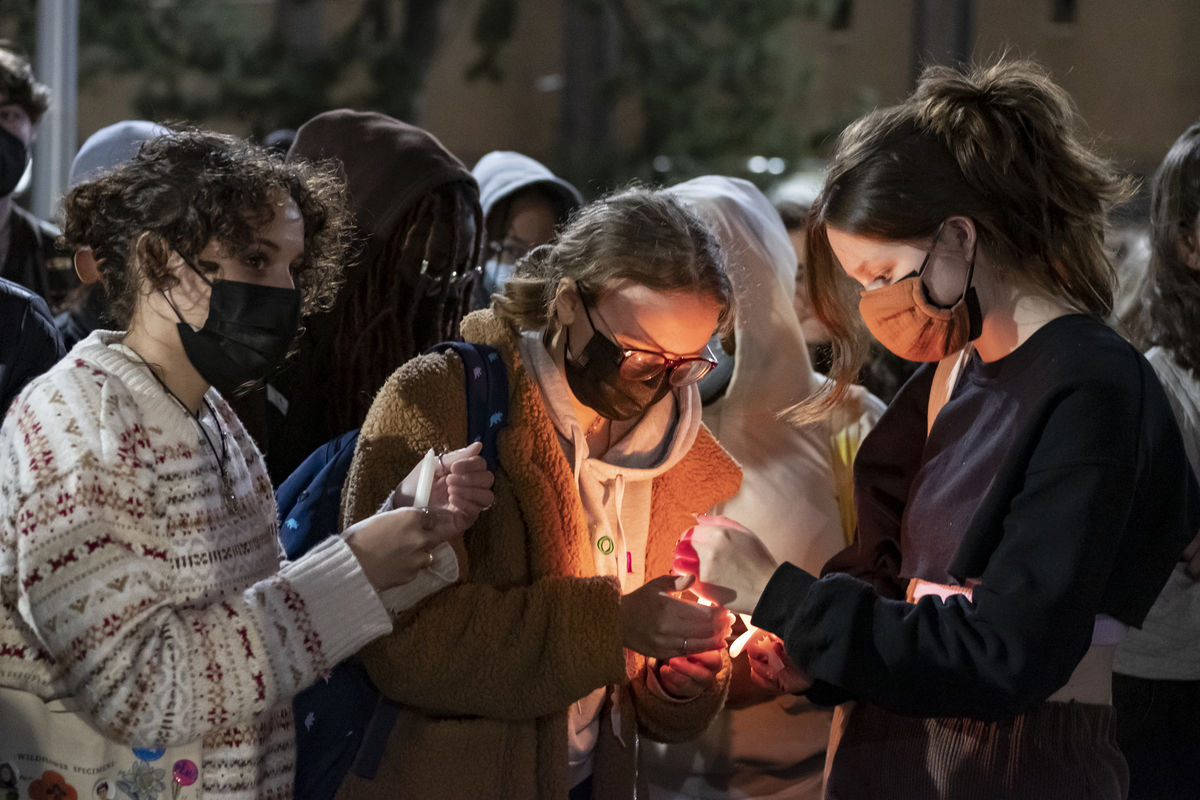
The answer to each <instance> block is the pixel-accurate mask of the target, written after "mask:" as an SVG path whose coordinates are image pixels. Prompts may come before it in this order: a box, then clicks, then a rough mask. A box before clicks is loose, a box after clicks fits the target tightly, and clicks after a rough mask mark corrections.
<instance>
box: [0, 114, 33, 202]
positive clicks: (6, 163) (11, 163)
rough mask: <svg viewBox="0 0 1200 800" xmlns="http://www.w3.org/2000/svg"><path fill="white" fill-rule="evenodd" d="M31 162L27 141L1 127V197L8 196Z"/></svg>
mask: <svg viewBox="0 0 1200 800" xmlns="http://www.w3.org/2000/svg"><path fill="white" fill-rule="evenodd" d="M28 164H29V148H27V147H26V146H25V143H24V142H22V141H21V140H20V139H18V138H17V137H16V136H13V135H12V134H11V133H9V132H8V131H7V130H5V129H4V128H2V127H0V197H8V196H9V195H10V194H12V193H13V190H15V189H16V188H17V184H18V183H20V182H21V176H22V175H24V174H25V167H26V165H28Z"/></svg>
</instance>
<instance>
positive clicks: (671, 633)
mask: <svg viewBox="0 0 1200 800" xmlns="http://www.w3.org/2000/svg"><path fill="white" fill-rule="evenodd" d="M691 585H692V578H691V577H683V576H676V575H662V576H659V577H657V578H654V579H653V580H649V581H646V583H645V584H643V585H642V586H640V587H639V588H637V589H634V590H633V591H632V592H630V593H629V594H627V595H624V596H622V597H621V640H622V643H623V644H624V645H625V647H627V648H629V649H630V650H633V651H634V652H637V653H641V654H642V655H644V656H651V657H653V658H657V659H660V660H666V659H670V658H674V657H675V656H686V655H689V654H692V653H701V652H704V651H706V650H719V649H720V648H722V647H724V646H725V637H726V636H728V635H729V631H730V630H731V628H732V624H733V622H732V617H731V616H730V615H729V614H728V613H727V612H726V611H725V610H724V609H722V608H717V607H715V606H702V605H700V604H698V603H689V602H687V601H686V600H680V599H679V598H677V597H672V596H671V592H681V591H683V590H684V589H687V588H689V587H690V586H691Z"/></svg>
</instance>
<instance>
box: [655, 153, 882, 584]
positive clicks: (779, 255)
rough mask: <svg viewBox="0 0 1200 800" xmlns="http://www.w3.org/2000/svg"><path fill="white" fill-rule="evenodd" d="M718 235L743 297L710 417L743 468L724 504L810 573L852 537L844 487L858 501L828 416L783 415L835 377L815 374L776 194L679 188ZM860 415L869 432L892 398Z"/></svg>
mask: <svg viewBox="0 0 1200 800" xmlns="http://www.w3.org/2000/svg"><path fill="white" fill-rule="evenodd" d="M669 191H670V192H671V193H672V194H673V195H675V196H676V197H677V198H679V199H680V200H681V201H683V202H684V203H685V204H686V205H687V206H688V207H689V208H690V209H691V211H692V212H693V213H695V214H697V215H698V216H699V217H700V218H701V219H702V220H704V221H705V222H706V223H707V224H708V225H709V227H710V229H711V230H712V231H713V232H714V233H715V234H716V236H717V239H718V240H719V241H720V243H721V248H722V251H723V253H724V255H725V261H726V267H727V270H728V272H729V279H730V282H731V283H732V284H733V291H734V295H735V297H736V300H737V314H736V317H735V321H734V331H735V335H736V345H737V346H736V355H735V356H734V365H733V372H732V376H731V378H730V380H729V384H728V387H727V388H726V390H725V393H724V395H723V396H722V397H719V398H718V399H716V400H715V401H713V402H712V403H711V404H710V405H708V406H706V407H705V408H704V422H705V424H706V425H708V427H709V428H710V429H711V430H712V432H713V433H714V434H715V435H716V437H717V440H718V441H719V442H720V443H721V444H722V445H723V446H724V447H725V449H726V450H728V451H729V453H730V454H731V455H732V456H733V457H734V458H735V459H737V461H738V462H739V463H740V464H741V466H742V474H743V478H742V488H741V490H740V491H739V492H738V494H737V495H736V496H734V497H733V498H732V499H731V500H729V501H728V502H727V503H725V504H724V507H723V508H722V509H720V513H723V514H725V515H727V516H729V517H732V518H733V519H736V520H738V521H739V522H741V523H742V524H743V525H745V526H746V527H748V528H749V529H750V530H752V531H754V532H755V533H757V534H758V535H759V537H760V538H762V540H763V541H764V542H765V543H766V544H767V546H768V547H769V548H770V549H771V552H772V554H773V555H774V556H775V557H776V558H778V559H781V560H786V561H791V562H792V563H794V564H796V565H797V566H800V567H803V568H804V569H806V570H809V571H818V570H819V569H820V568H821V566H822V565H823V564H824V562H825V561H826V560H827V559H828V558H829V557H830V556H832V555H833V554H834V553H836V552H837V551H839V550H841V549H842V548H843V547H844V546H845V544H846V535H845V532H844V531H843V523H842V514H843V509H842V508H841V507H839V504H838V494H839V486H841V488H840V492H841V494H842V495H843V502H848V501H849V498H848V497H846V496H845V495H846V494H847V492H848V487H847V486H846V484H847V483H848V480H847V478H848V476H847V474H846V466H847V465H845V464H844V463H842V464H835V462H836V461H838V458H837V456H836V454H835V438H836V437H837V435H838V434H840V433H842V432H843V429H844V428H845V427H849V426H843V425H838V426H837V427H838V430H835V429H834V426H832V425H831V424H830V423H829V422H828V421H821V422H818V423H813V424H809V425H805V426H803V427H798V426H795V425H793V424H792V423H790V422H788V421H786V420H784V419H781V418H780V414H781V412H783V411H784V410H785V409H787V408H788V407H789V406H791V405H793V404H795V403H797V402H798V401H800V400H803V399H804V398H805V397H806V396H808V395H809V394H810V393H812V392H813V391H814V390H816V389H817V388H818V387H819V386H820V385H821V384H822V382H823V381H824V380H825V378H824V377H823V376H821V375H819V374H817V373H815V372H813V369H812V365H811V363H810V361H809V357H808V347H807V345H806V343H805V340H804V334H803V332H801V330H800V322H799V320H798V319H797V318H796V313H795V310H794V308H793V306H792V297H793V295H794V293H795V281H796V253H795V251H794V250H793V249H792V244H791V241H790V240H789V239H788V235H787V230H786V229H785V228H784V226H783V222H782V221H781V220H780V219H779V215H778V213H776V211H775V208H774V207H773V206H772V205H771V202H770V201H769V200H767V198H766V197H765V196H764V195H763V193H762V192H760V191H759V190H758V189H756V188H755V187H754V185H753V184H751V183H749V182H748V181H744V180H741V179H738V178H726V177H722V176H715V175H710V176H705V177H701V178H696V179H694V180H690V181H687V182H685V183H681V184H679V185H677V186H674V187H672V188H671V189H670V190H669ZM867 397H868V398H869V400H868V401H867V402H866V403H864V406H863V409H862V414H861V415H860V413H858V411H859V410H858V409H855V413H853V414H851V415H850V426H857V427H855V430H854V431H853V436H855V437H858V436H861V435H863V434H865V430H859V428H863V427H869V426H870V424H873V422H874V419H875V418H877V417H878V415H879V414H880V413H882V409H883V404H882V403H880V402H879V401H878V400H877V399H875V398H873V397H870V396H869V395H868V396H867Z"/></svg>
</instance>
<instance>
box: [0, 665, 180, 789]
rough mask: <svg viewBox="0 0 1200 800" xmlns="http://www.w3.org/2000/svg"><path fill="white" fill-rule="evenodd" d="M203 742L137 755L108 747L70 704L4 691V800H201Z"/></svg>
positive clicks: (0, 785)
mask: <svg viewBox="0 0 1200 800" xmlns="http://www.w3.org/2000/svg"><path fill="white" fill-rule="evenodd" d="M201 785H202V784H201V781H200V742H199V741H196V742H193V743H192V744H188V745H182V746H180V745H173V746H171V747H168V748H161V747H155V748H137V749H135V748H132V747H130V746H128V745H123V744H118V743H116V742H113V741H111V740H109V739H106V738H105V737H104V736H103V735H102V734H101V733H100V732H99V731H97V730H96V729H95V728H93V727H92V726H91V725H89V724H88V723H87V722H86V721H85V720H84V718H83V717H82V716H81V715H80V714H78V713H77V712H76V711H75V704H74V702H73V701H72V699H71V698H66V699H60V700H51V701H48V702H46V701H43V700H42V699H41V698H39V697H38V696H37V695H35V694H32V693H30V692H24V691H21V690H19V689H9V688H5V687H0V800H17V799H18V798H19V799H20V800H25V798H32V800H99V799H101V798H104V799H108V800H117V799H118V798H120V800H196V798H199V797H200V787H201Z"/></svg>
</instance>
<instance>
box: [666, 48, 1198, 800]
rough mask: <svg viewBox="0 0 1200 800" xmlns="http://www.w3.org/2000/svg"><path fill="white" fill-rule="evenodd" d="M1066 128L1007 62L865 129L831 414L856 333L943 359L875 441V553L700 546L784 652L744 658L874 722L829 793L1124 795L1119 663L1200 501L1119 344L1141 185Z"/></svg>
mask: <svg viewBox="0 0 1200 800" xmlns="http://www.w3.org/2000/svg"><path fill="white" fill-rule="evenodd" d="M1074 131H1075V112H1074V108H1073V106H1072V104H1071V102H1070V98H1069V97H1068V96H1067V95H1066V93H1065V92H1063V91H1062V89H1060V88H1059V87H1058V86H1057V85H1055V84H1054V82H1053V81H1051V80H1050V78H1049V76H1047V75H1046V73H1045V72H1044V71H1043V70H1042V69H1041V68H1040V67H1038V66H1036V65H1034V64H1031V63H1028V62H1011V61H1001V62H999V63H998V64H995V65H992V66H988V67H977V68H972V69H970V70H967V71H964V72H958V71H955V70H951V69H947V68H931V69H929V70H927V71H926V72H925V73H924V75H923V76H922V79H921V81H920V83H919V85H918V86H917V89H916V91H915V93H914V94H913V95H912V96H911V97H910V98H908V99H907V100H906V101H905V102H903V103H901V104H899V105H896V106H892V107H889V108H882V109H879V110H877V111H874V112H872V113H870V114H868V115H867V116H865V117H863V118H862V119H860V120H858V121H857V122H855V123H854V124H852V125H851V126H850V127H848V128H847V129H846V130H845V132H844V133H843V134H842V135H841V138H840V139H839V141H838V146H837V150H836V153H835V155H834V158H833V161H832V163H831V165H830V169H829V172H828V175H827V177H826V182H825V186H824V188H823V190H822V191H821V194H820V195H819V196H818V198H817V200H816V202H815V203H814V205H813V212H812V217H811V222H812V224H811V227H810V229H809V240H808V252H809V262H808V263H809V268H810V272H809V276H808V277H809V288H810V290H811V291H810V294H811V296H812V298H813V300H814V302H815V304H816V309H817V313H818V316H820V318H821V319H822V321H823V322H825V324H826V325H827V326H828V327H829V329H830V331H831V332H832V333H833V335H834V342H835V362H834V368H833V370H832V377H835V378H837V379H839V381H838V383H837V384H835V385H834V387H833V388H832V390H831V392H830V393H829V395H828V396H827V398H826V399H825V401H824V403H825V404H828V403H829V402H830V401H831V400H833V399H835V398H836V397H837V395H838V394H839V393H841V392H843V391H844V387H845V386H846V385H847V384H848V381H847V382H846V383H843V381H845V379H846V378H847V377H853V376H854V375H855V374H856V373H857V370H858V366H859V364H861V359H862V356H863V354H864V353H865V349H866V348H865V344H866V336H865V335H860V333H861V334H865V331H860V328H861V327H862V325H863V324H864V323H865V326H866V329H867V330H869V331H870V333H871V334H872V335H874V336H875V338H877V339H878V340H879V341H880V342H881V343H883V344H884V345H885V346H886V347H887V348H888V349H889V350H891V351H892V352H894V353H896V354H897V355H900V356H902V357H904V358H906V359H908V360H910V361H918V362H926V363H925V364H924V365H923V366H921V367H920V368H919V369H918V370H917V371H916V372H915V373H914V374H913V377H912V378H910V379H909V381H908V382H907V383H906V384H905V385H904V386H903V387H902V388H901V389H900V391H899V393H898V394H897V395H896V397H895V398H894V399H893V400H892V402H891V404H890V405H889V406H888V409H887V411H885V412H884V414H883V416H882V417H880V419H879V421H878V423H877V424H876V426H875V428H874V429H873V430H872V431H871V433H870V435H869V436H867V438H866V439H865V440H864V441H863V444H862V447H861V449H860V450H859V452H858V457H857V459H856V460H855V464H854V478H855V486H854V489H855V492H854V494H855V503H856V507H857V518H858V530H857V533H856V537H855V541H854V543H853V544H852V545H851V546H850V547H849V548H847V549H846V550H844V551H843V552H841V553H839V554H838V555H836V556H834V557H833V559H831V560H830V561H829V562H828V563H827V564H826V565H825V566H824V568H823V569H822V570H821V573H822V574H821V576H819V577H818V575H816V574H813V573H810V572H807V571H805V570H803V569H802V568H800V567H798V566H795V565H792V564H787V563H785V564H782V565H777V564H776V563H775V560H774V559H773V558H771V556H770V554H769V553H768V551H767V550H766V549H765V547H763V545H762V543H761V542H760V541H758V540H757V539H756V538H755V537H754V536H752V535H751V534H748V533H746V532H745V531H743V530H736V529H733V528H729V527H716V526H713V527H701V528H699V529H698V530H697V532H696V533H694V534H693V535H692V537H691V539H690V541H689V542H686V543H684V545H683V546H681V548H680V558H679V561H678V563H677V566H678V567H679V568H680V569H684V570H686V571H689V572H698V573H699V578H700V580H702V581H705V582H706V584H707V583H708V582H711V583H714V584H718V585H721V586H723V587H725V589H726V590H727V591H728V590H732V592H733V593H734V594H735V595H736V596H735V597H734V598H733V599H730V597H729V594H728V593H725V592H721V591H719V590H713V591H712V592H711V593H710V594H711V595H713V596H719V597H721V598H723V599H725V600H727V601H728V602H729V603H730V606H731V608H733V610H736V611H743V612H751V611H752V612H753V621H754V624H755V625H757V626H759V627H760V628H763V629H765V630H767V631H770V632H771V633H772V634H775V635H777V636H778V637H780V639H782V645H783V646H781V647H779V649H778V650H774V649H771V648H769V647H764V648H762V649H761V651H760V653H759V657H757V658H752V663H753V664H755V665H757V669H758V674H759V676H760V678H761V679H762V681H763V682H764V683H766V684H768V685H772V686H774V687H776V689H777V690H786V691H791V692H801V691H802V692H805V693H806V694H807V696H808V697H809V699H811V700H813V701H814V702H817V703H820V704H824V705H832V704H834V703H842V702H844V701H850V700H854V701H856V702H855V704H854V705H853V706H852V707H849V706H844V707H840V708H839V714H838V716H837V717H835V735H834V737H833V742H832V743H831V750H830V752H831V757H830V760H829V762H828V767H827V769H828V781H827V784H826V796H827V797H830V798H864V797H904V798H913V799H916V798H957V797H972V798H997V799H998V798H1023V797H1055V798H1061V799H1065V798H1081V799H1082V798H1090V800H1098V799H1099V798H1112V799H1113V800H1117V798H1124V797H1125V792H1126V790H1127V789H1128V785H1129V783H1128V782H1129V773H1128V768H1127V766H1126V763H1125V761H1124V759H1123V758H1122V756H1121V753H1120V751H1119V750H1118V748H1117V745H1116V741H1115V738H1114V735H1113V725H1112V719H1113V709H1112V705H1111V693H1112V682H1111V675H1112V659H1113V651H1114V649H1115V646H1116V644H1117V643H1119V642H1120V641H1121V639H1122V637H1123V636H1124V634H1125V632H1126V631H1127V629H1128V628H1129V627H1130V626H1137V625H1140V624H1142V620H1143V619H1144V618H1145V616H1146V612H1147V611H1148V610H1149V609H1150V606H1151V605H1152V604H1153V602H1154V599H1155V597H1156V595H1157V594H1158V591H1159V589H1160V588H1162V585H1163V583H1164V581H1165V580H1166V579H1167V576H1168V575H1169V574H1170V572H1171V569H1172V567H1173V565H1174V564H1175V562H1176V561H1177V560H1178V559H1179V556H1180V553H1181V552H1182V551H1183V549H1184V546H1185V545H1186V544H1187V543H1188V541H1189V540H1190V539H1191V538H1192V536H1193V535H1195V533H1196V529H1197V526H1198V525H1200V496H1198V494H1200V493H1198V491H1197V488H1196V482H1195V480H1194V479H1193V477H1192V475H1191V472H1190V470H1189V469H1188V465H1187V459H1186V456H1185V453H1184V448H1183V445H1182V443H1181V442H1180V438H1179V431H1178V428H1177V427H1176V425H1175V421H1174V419H1173V418H1172V415H1171V407H1170V404H1169V403H1168V402H1167V398H1166V397H1165V396H1164V394H1163V391H1162V387H1161V386H1160V385H1159V382H1158V380H1157V378H1156V377H1155V375H1154V371H1153V370H1152V369H1151V368H1150V365H1149V364H1147V363H1146V360H1145V359H1144V358H1143V357H1142V356H1141V354H1140V353H1138V352H1137V350H1136V349H1135V348H1133V347H1132V346H1131V345H1130V344H1129V343H1128V342H1126V341H1125V340H1123V339H1122V338H1121V337H1120V336H1119V335H1117V333H1116V332H1114V331H1113V330H1112V329H1111V328H1109V327H1108V326H1106V325H1105V324H1104V322H1103V320H1104V319H1105V317H1106V316H1107V315H1108V313H1109V312H1110V311H1111V308H1112V298H1113V283H1114V274H1113V269H1112V266H1111V265H1110V263H1109V261H1108V258H1107V255H1106V252H1105V248H1104V239H1103V232H1104V224H1105V220H1106V217H1107V211H1108V209H1109V207H1110V206H1111V204H1112V203H1113V202H1114V201H1116V200H1118V199H1120V198H1121V197H1123V196H1124V195H1125V193H1126V185H1125V182H1124V181H1123V180H1122V179H1121V178H1120V177H1119V176H1117V175H1116V174H1115V173H1114V171H1113V170H1112V168H1111V167H1110V166H1109V165H1108V164H1107V163H1106V162H1105V161H1103V160H1102V159H1100V158H1099V157H1097V156H1096V155H1095V154H1093V153H1092V152H1091V151H1090V150H1089V149H1088V148H1086V147H1085V146H1084V145H1083V144H1082V143H1081V142H1080V140H1079V139H1078V138H1077V137H1076V134H1075V133H1074ZM847 277H849V278H850V279H851V280H847ZM855 284H857V286H856V285H855ZM818 402H820V401H818ZM817 407H818V408H819V407H820V406H819V405H818V406H817ZM780 511H783V509H780ZM839 721H840V723H839Z"/></svg>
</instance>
